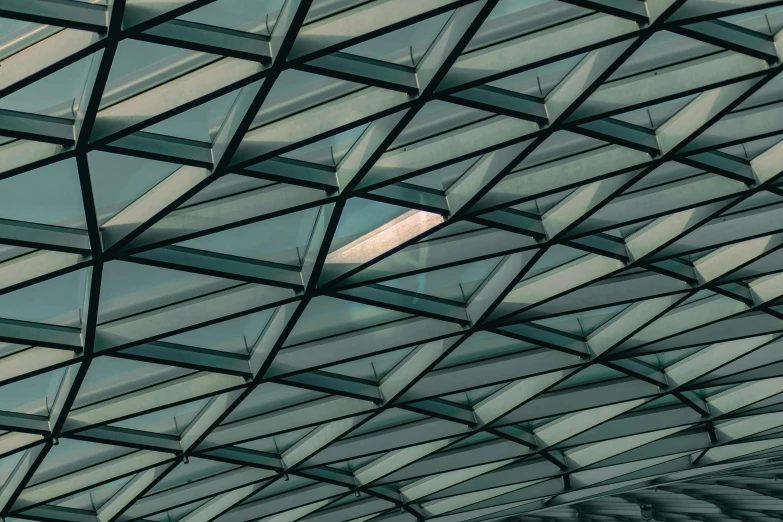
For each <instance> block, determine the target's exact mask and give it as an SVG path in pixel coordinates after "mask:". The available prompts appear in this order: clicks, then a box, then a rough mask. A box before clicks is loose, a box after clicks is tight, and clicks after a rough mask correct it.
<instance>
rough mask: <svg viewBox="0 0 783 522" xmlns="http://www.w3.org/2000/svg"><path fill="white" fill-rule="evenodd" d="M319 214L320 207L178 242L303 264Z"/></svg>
mask: <svg viewBox="0 0 783 522" xmlns="http://www.w3.org/2000/svg"><path fill="white" fill-rule="evenodd" d="M317 216H318V209H317V208H312V209H307V210H302V211H300V212H293V213H291V214H286V215H283V216H280V217H275V218H272V219H268V220H264V221H260V222H258V223H252V224H250V225H244V226H241V227H236V228H230V229H228V230H225V231H222V232H218V233H215V234H210V235H206V236H203V237H200V238H196V239H191V240H188V241H183V242H182V243H178V244H177V245H178V246H181V247H185V248H193V249H196V250H206V251H208V252H215V253H218V254H226V255H230V256H237V257H245V258H250V259H257V260H259V261H269V262H272V263H281V264H284V265H288V266H293V267H299V266H301V262H302V256H303V255H304V250H305V248H306V247H307V243H308V242H309V240H310V235H311V234H312V231H313V225H314V224H315V219H316V217H317Z"/></svg>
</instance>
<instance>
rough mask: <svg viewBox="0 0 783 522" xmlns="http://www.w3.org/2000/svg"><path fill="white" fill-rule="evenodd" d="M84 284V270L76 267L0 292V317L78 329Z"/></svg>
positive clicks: (85, 280)
mask: <svg viewBox="0 0 783 522" xmlns="http://www.w3.org/2000/svg"><path fill="white" fill-rule="evenodd" d="M86 284H87V271H86V270H76V271H74V272H70V273H67V274H64V275H61V276H57V277H53V278H51V279H47V280H44V281H41V282H40V283H36V284H33V285H30V286H26V287H24V288H21V289H19V290H15V291H13V292H9V293H5V294H0V317H2V318H5V319H15V320H19V321H31V322H38V323H47V324H54V325H59V326H66V327H73V328H76V329H78V328H80V326H81V321H82V307H83V305H84V291H85V288H86ZM77 331H78V330H77Z"/></svg>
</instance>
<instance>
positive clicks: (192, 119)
mask: <svg viewBox="0 0 783 522" xmlns="http://www.w3.org/2000/svg"><path fill="white" fill-rule="evenodd" d="M238 93H239V91H232V92H229V93H228V94H224V95H223V96H219V97H217V98H215V99H214V100H210V101H208V102H206V103H204V104H201V105H198V106H197V107H194V108H192V109H189V110H187V111H185V112H182V113H180V114H177V115H176V116H172V117H171V118H168V119H166V120H163V121H161V122H158V123H156V124H154V125H151V126H149V127H147V128H145V129H144V131H145V132H150V133H153V134H163V135H165V136H173V137H175V138H182V139H186V140H193V141H198V142H201V143H212V141H213V140H214V138H215V135H216V134H217V132H218V131H219V130H220V126H221V125H222V124H223V120H225V119H226V116H227V115H228V111H229V110H230V109H231V106H232V105H233V104H234V100H236V97H237V94H238Z"/></svg>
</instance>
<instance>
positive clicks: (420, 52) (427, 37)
mask: <svg viewBox="0 0 783 522" xmlns="http://www.w3.org/2000/svg"><path fill="white" fill-rule="evenodd" d="M450 16H451V13H442V14H439V15H437V16H433V17H431V18H427V19H426V20H422V21H421V22H417V23H414V24H411V25H409V26H407V27H403V28H402V29H397V30H396V31H392V32H390V33H386V34H384V35H382V36H377V37H375V38H372V39H371V40H367V41H365V42H362V43H360V44H357V45H352V46H351V47H348V48H346V49H345V50H344V52H346V53H348V54H354V55H356V56H361V57H363V58H372V59H374V60H381V61H384V62H390V63H395V64H397V65H407V66H410V67H415V66H416V65H417V64H418V63H419V62H420V61H421V59H422V57H424V54H425V53H426V52H427V49H429V48H430V46H431V45H432V43H433V42H434V41H435V38H437V37H438V34H440V31H441V30H442V29H443V27H444V26H445V25H446V22H448V20H449V17H450Z"/></svg>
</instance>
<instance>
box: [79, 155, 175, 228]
mask: <svg viewBox="0 0 783 522" xmlns="http://www.w3.org/2000/svg"><path fill="white" fill-rule="evenodd" d="M87 160H88V162H89V165H90V180H91V182H92V191H93V198H94V200H95V207H96V212H97V214H98V222H99V223H101V224H103V223H105V222H106V221H108V220H109V219H111V218H112V217H113V216H114V215H115V214H117V213H118V212H119V211H121V210H122V209H124V208H125V207H127V206H128V205H130V204H131V203H133V202H134V201H135V200H136V199H138V198H139V197H141V196H142V195H144V194H145V193H146V192H147V191H148V190H150V189H151V188H152V187H154V186H155V185H157V184H158V183H160V182H161V181H163V180H164V179H166V178H167V177H168V176H169V175H170V174H172V173H173V172H175V171H176V170H177V169H179V168H180V167H181V165H177V164H174V163H166V162H163V161H155V160H151V159H146V158H137V157H134V156H125V155H123V154H111V153H108V152H102V151H94V152H90V153H89V154H88V155H87Z"/></svg>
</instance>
